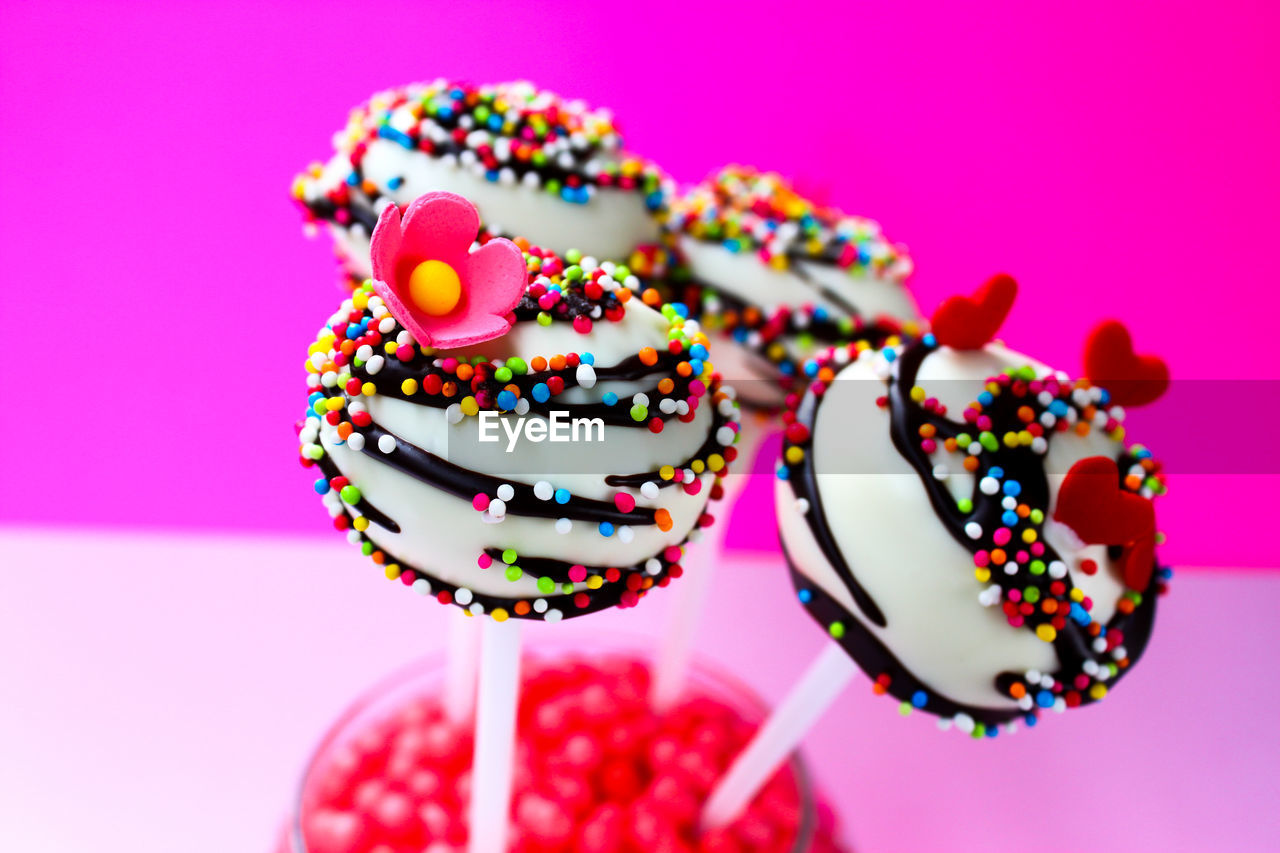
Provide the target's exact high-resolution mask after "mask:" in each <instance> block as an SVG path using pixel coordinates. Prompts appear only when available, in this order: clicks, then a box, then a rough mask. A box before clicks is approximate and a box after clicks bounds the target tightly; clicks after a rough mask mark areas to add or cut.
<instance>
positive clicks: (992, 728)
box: [984, 723, 1000, 737]
mask: <svg viewBox="0 0 1280 853" xmlns="http://www.w3.org/2000/svg"><path fill="white" fill-rule="evenodd" d="M984 734H986V736H987V737H995V736H996V735H998V734H1000V727H999V726H997V725H995V724H994V723H993V724H992V725H989V726H987V729H986V731H985V732H984Z"/></svg>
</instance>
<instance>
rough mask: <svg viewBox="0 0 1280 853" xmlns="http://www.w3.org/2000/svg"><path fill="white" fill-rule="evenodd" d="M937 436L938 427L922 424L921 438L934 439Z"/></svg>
mask: <svg viewBox="0 0 1280 853" xmlns="http://www.w3.org/2000/svg"><path fill="white" fill-rule="evenodd" d="M937 434H938V428H937V427H936V426H934V425H933V424H921V425H920V437H921V438H933V437H934V436H935V435H937Z"/></svg>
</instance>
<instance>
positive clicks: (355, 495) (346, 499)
mask: <svg viewBox="0 0 1280 853" xmlns="http://www.w3.org/2000/svg"><path fill="white" fill-rule="evenodd" d="M338 497H340V498H342V502H343V503H348V504H358V503H360V490H359V489H357V488H356V487H355V486H353V485H351V484H350V483H348V484H347V485H345V486H343V487H342V491H341V492H339V493H338Z"/></svg>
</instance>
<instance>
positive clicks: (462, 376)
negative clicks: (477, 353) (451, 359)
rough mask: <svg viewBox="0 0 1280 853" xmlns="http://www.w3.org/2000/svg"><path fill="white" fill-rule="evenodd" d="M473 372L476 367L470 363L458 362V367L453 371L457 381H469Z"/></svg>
mask: <svg viewBox="0 0 1280 853" xmlns="http://www.w3.org/2000/svg"><path fill="white" fill-rule="evenodd" d="M475 372H476V369H475V368H474V367H472V366H471V365H469V364H459V365H458V369H457V370H456V371H455V372H454V375H455V376H457V377H458V379H459V381H462V382H470V381H471V377H472V376H474V375H475Z"/></svg>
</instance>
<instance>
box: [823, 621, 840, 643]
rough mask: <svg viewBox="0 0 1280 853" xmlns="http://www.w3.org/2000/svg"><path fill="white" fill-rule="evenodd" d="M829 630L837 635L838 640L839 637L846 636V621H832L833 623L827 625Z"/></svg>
mask: <svg viewBox="0 0 1280 853" xmlns="http://www.w3.org/2000/svg"><path fill="white" fill-rule="evenodd" d="M827 631H828V632H829V633H830V634H831V636H833V637H835V638H836V639H837V640H838V639H840V638H841V637H843V636H844V623H843V622H832V623H831V624H830V625H829V626H828V627H827Z"/></svg>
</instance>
